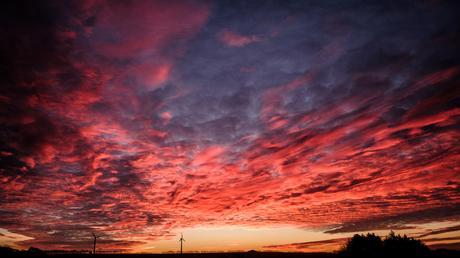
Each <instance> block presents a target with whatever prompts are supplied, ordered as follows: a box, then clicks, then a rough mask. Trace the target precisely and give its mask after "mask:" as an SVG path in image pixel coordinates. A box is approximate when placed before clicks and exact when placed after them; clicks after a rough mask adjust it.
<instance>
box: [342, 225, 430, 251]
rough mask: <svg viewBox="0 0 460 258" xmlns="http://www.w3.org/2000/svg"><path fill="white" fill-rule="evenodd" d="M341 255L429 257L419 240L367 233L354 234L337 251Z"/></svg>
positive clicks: (392, 234) (426, 248)
mask: <svg viewBox="0 0 460 258" xmlns="http://www.w3.org/2000/svg"><path fill="white" fill-rule="evenodd" d="M339 254H340V256H341V257H420V258H423V257H430V256H431V251H430V249H429V248H428V247H427V246H426V245H425V244H424V243H423V242H422V241H420V240H418V239H415V238H412V237H407V236H406V235H404V236H401V235H396V234H395V233H394V232H393V231H392V232H391V233H390V234H388V235H387V236H386V237H385V238H383V239H382V238H381V237H380V236H377V235H375V234H374V233H367V235H363V234H361V235H358V234H356V235H354V236H353V237H352V238H351V239H350V240H348V242H347V243H346V245H345V246H344V247H343V249H342V250H341V251H340V252H339Z"/></svg>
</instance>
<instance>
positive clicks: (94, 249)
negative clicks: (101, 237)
mask: <svg viewBox="0 0 460 258" xmlns="http://www.w3.org/2000/svg"><path fill="white" fill-rule="evenodd" d="M91 234H93V237H94V243H93V254H96V239H97V238H98V236H96V235H95V234H94V233H91Z"/></svg>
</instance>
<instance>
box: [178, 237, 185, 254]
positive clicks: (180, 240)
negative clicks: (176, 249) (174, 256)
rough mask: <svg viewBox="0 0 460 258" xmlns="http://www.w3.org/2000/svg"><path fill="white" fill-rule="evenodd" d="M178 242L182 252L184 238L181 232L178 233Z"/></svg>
mask: <svg viewBox="0 0 460 258" xmlns="http://www.w3.org/2000/svg"><path fill="white" fill-rule="evenodd" d="M179 242H180V254H182V243H183V242H185V239H184V236H183V235H182V233H181V234H180V239H179Z"/></svg>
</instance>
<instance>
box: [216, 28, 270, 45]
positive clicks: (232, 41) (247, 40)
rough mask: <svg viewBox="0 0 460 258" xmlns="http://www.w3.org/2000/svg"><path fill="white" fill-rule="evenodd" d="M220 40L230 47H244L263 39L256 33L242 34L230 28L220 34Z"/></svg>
mask: <svg viewBox="0 0 460 258" xmlns="http://www.w3.org/2000/svg"><path fill="white" fill-rule="evenodd" d="M218 38H219V40H220V42H222V43H224V44H225V45H227V46H229V47H244V46H246V45H249V44H252V43H255V42H259V41H261V39H260V38H259V37H258V36H255V35H241V34H238V33H236V32H233V31H230V30H223V31H222V32H220V33H219V36H218Z"/></svg>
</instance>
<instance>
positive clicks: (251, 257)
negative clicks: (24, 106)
mask: <svg viewBox="0 0 460 258" xmlns="http://www.w3.org/2000/svg"><path fill="white" fill-rule="evenodd" d="M0 257H1V258H7V257H8V258H9V257H12V258H14V257H24V258H27V257H49V258H80V257H81V258H93V257H94V258H214V257H216V258H335V257H337V258H340V257H342V256H341V255H338V254H334V253H269V252H246V253H187V254H182V255H181V254H96V255H92V254H52V255H49V254H48V255H45V254H27V253H20V254H19V253H16V254H9V255H2V254H0ZM430 257H433V258H437V257H439V258H440V257H447V258H454V257H455V258H458V257H460V251H451V250H436V251H433V252H432V254H431V256H430ZM367 258H372V257H367ZM410 258H415V257H413V256H411V257H410Z"/></svg>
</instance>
